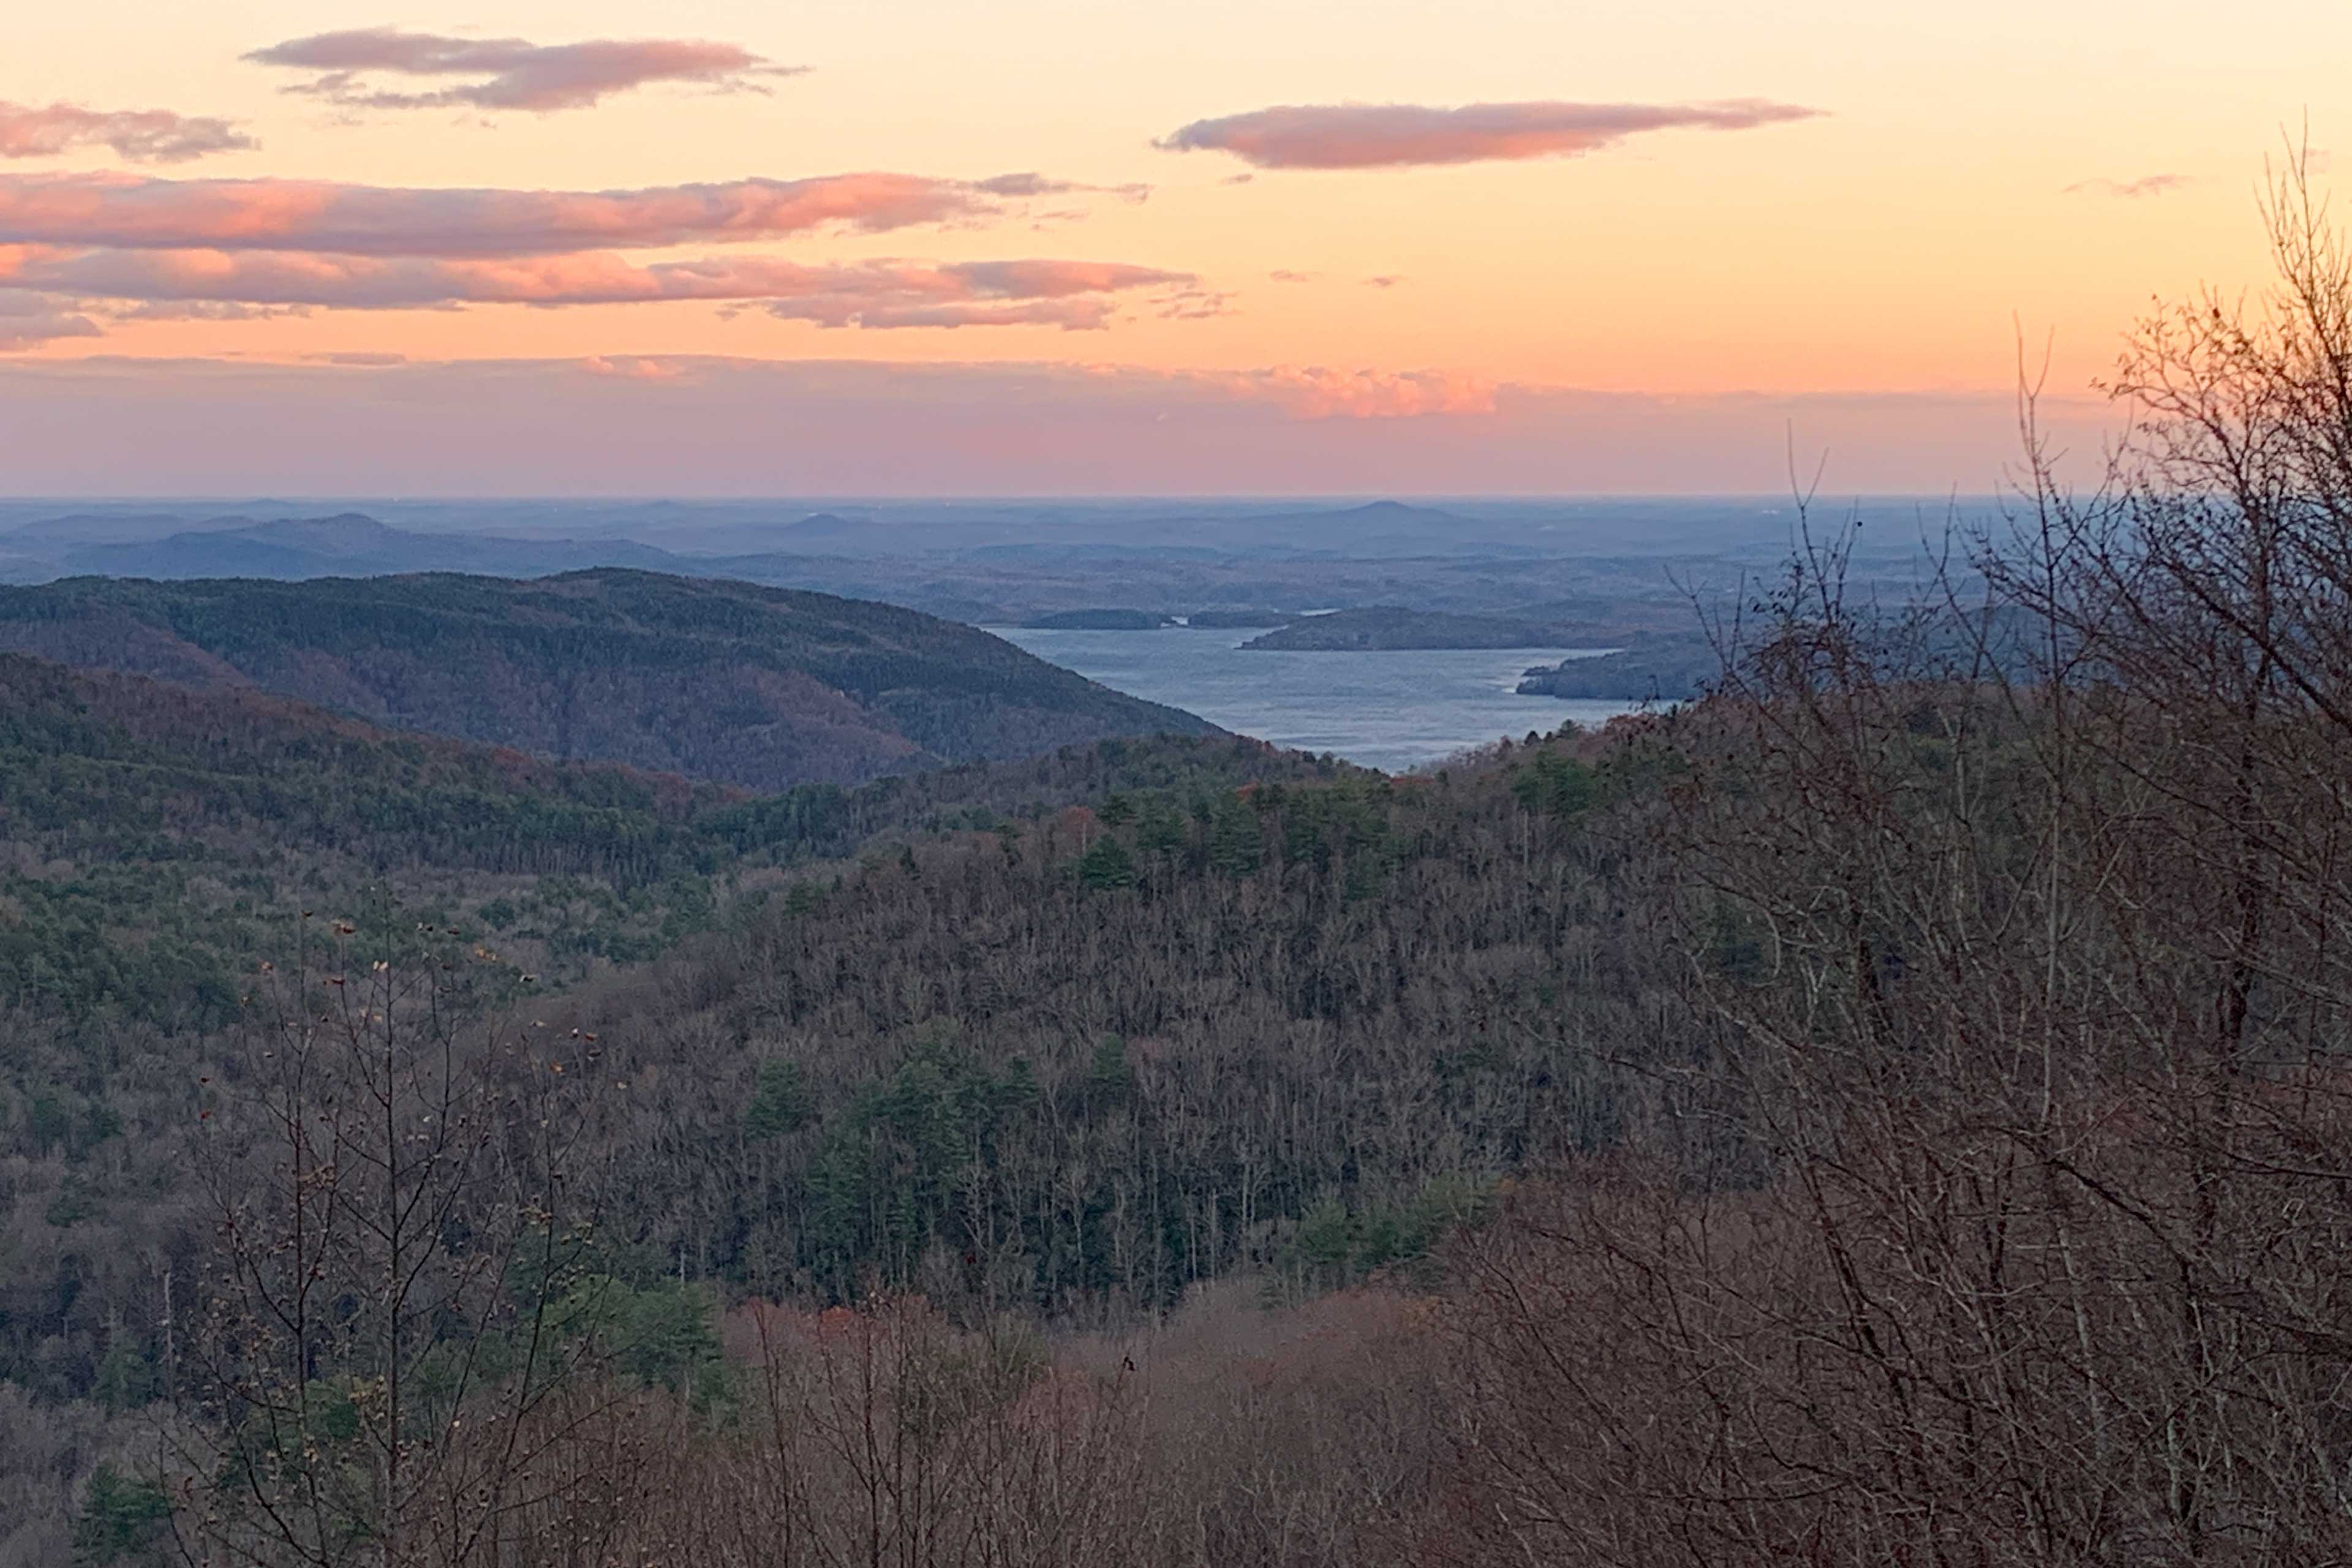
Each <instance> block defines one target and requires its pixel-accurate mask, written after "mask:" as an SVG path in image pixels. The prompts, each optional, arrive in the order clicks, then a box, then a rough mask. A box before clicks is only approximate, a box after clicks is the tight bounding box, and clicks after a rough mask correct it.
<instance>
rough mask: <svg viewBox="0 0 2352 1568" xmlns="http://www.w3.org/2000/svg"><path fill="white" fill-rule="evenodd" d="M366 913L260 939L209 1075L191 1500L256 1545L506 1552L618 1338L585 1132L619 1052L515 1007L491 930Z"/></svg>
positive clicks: (387, 1563)
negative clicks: (604, 1325) (568, 1422)
mask: <svg viewBox="0 0 2352 1568" xmlns="http://www.w3.org/2000/svg"><path fill="white" fill-rule="evenodd" d="M356 935H357V932H356V930H355V928H354V927H353V926H352V925H351V924H350V923H348V922H336V924H335V927H334V931H333V933H332V934H331V936H329V937H328V938H327V939H325V940H324V941H323V942H305V944H304V947H303V950H302V955H301V958H302V961H301V962H299V963H296V964H295V965H294V966H293V967H291V968H290V969H288V970H286V971H283V972H280V971H277V970H275V969H271V968H269V966H265V970H266V971H267V973H263V974H262V975H260V976H258V977H257V984H256V986H255V989H254V992H253V994H252V995H251V997H250V998H249V999H248V1005H247V1025H246V1027H245V1030H244V1035H243V1050H242V1054H241V1055H239V1056H237V1057H236V1058H232V1060H231V1062H230V1064H229V1066H228V1067H227V1068H225V1070H224V1076H223V1082H222V1083H221V1084H219V1085H217V1086H210V1085H208V1086H206V1092H205V1097H204V1099H205V1104H204V1107H203V1109H202V1112H201V1114H202V1116H203V1119H204V1121H205V1131H206V1134H207V1136H206V1137H205V1140H204V1141H203V1142H202V1144H201V1152H200V1159H199V1164H198V1171H199V1173H200V1175H201V1177H202V1179H203V1181H204V1183H205V1188H206V1190H207V1192H208V1194H209V1195H210V1199H211V1202H212V1204H213V1205H214V1211H215V1222H216V1226H217V1232H218V1236H219V1255H218V1259H217V1264H216V1268H215V1274H214V1278H213V1279H211V1280H210V1281H209V1292H208V1293H209V1296H210V1301H209V1311H208V1315H207V1319H206V1321H205V1323H204V1324H203V1325H202V1327H201V1330H200V1331H199V1333H198V1334H197V1336H196V1341H197V1343H196V1346H195V1357H194V1359H195V1360H196V1361H197V1363H199V1372H198V1380H199V1387H200V1394H199V1396H198V1397H199V1405H198V1408H197V1410H196V1411H195V1412H194V1414H195V1415H198V1416H199V1417H200V1423H199V1425H198V1426H197V1428H196V1430H197V1431H198V1433H199V1434H200V1436H199V1437H198V1438H196V1439H194V1441H195V1442H196V1443H197V1445H198V1447H196V1449H195V1450H194V1452H192V1453H190V1454H189V1456H188V1458H190V1460H191V1461H192V1462H193V1468H194V1475H193V1477H191V1479H190V1485H191V1488H192V1491H191V1494H190V1495H191V1498H192V1503H191V1507H190V1510H189V1513H190V1517H189V1518H188V1520H187V1521H186V1523H187V1528H188V1530H189V1531H190V1532H191V1534H192V1536H193V1537H194V1540H195V1541H196V1542H199V1543H200V1544H201V1549H202V1550H203V1551H204V1552H205V1553H207V1554H217V1555H221V1556H225V1557H226V1558H229V1559H232V1560H242V1561H249V1562H254V1563H310V1564H320V1565H324V1564H330V1563H336V1564H340V1563H366V1564H370V1565H382V1568H405V1565H408V1564H413V1563H414V1564H423V1563H432V1564H435V1565H436V1568H444V1565H446V1568H457V1565H459V1564H468V1563H498V1562H503V1561H505V1558H504V1557H503V1556H502V1552H504V1551H505V1550H506V1548H507V1546H508V1544H509V1541H510V1531H511V1521H510V1515H511V1514H512V1513H513V1512H514V1510H516V1509H517V1508H519V1507H520V1504H521V1501H522V1500H523V1499H524V1498H525V1497H526V1496H527V1495H529V1494H530V1493H531V1492H532V1491H534V1490H536V1489H540V1488H541V1487H544V1486H550V1485H557V1484H560V1480H561V1476H560V1472H559V1471H557V1470H556V1469H554V1468H551V1467H552V1465H553V1462H554V1459H555V1458H557V1457H558V1456H556V1455H555V1453H554V1446H555V1440H554V1439H553V1438H552V1437H551V1436H550V1435H549V1434H550V1432H551V1430H552V1431H557V1432H560V1431H561V1430H562V1423H551V1422H550V1421H549V1420H548V1416H549V1414H550V1412H551V1409H552V1408H553V1407H554V1406H556V1405H560V1404H562V1403H564V1402H566V1401H570V1400H573V1399H576V1398H581V1397H586V1396H587V1390H586V1386H585V1385H586V1381H587V1378H588V1375H589V1374H590V1373H592V1372H593V1371H594V1370H595V1368H596V1358H597V1357H598V1356H600V1355H601V1354H602V1353H603V1352H604V1348H605V1344H604V1337H603V1336H600V1335H598V1334H594V1333H590V1332H585V1331H582V1328H581V1324H582V1321H583V1313H586V1314H588V1315H589V1316H590V1317H593V1312H592V1311H591V1309H592V1308H593V1300H588V1301H586V1302H585V1303H583V1291H587V1292H593V1289H594V1286H593V1279H590V1278H589V1277H588V1270H587V1268H586V1265H587V1263H588V1261H589V1255H588V1251H587V1246H586V1244H587V1241H588V1239H589V1237H590V1236H591V1233H592V1231H593V1224H594V1221H595V1218H596V1212H597V1201H598V1200H597V1196H596V1191H595V1185H594V1183H593V1181H592V1180H591V1179H590V1173H589V1172H588V1170H587V1169H586V1168H585V1166H584V1163H583V1161H582V1160H581V1159H580V1158H579V1157H578V1153H579V1149H580V1145H581V1142H582V1139H583V1134H584V1133H585V1132H586V1131H588V1116H587V1110H588V1107H589V1105H590V1104H591V1103H592V1091H591V1089H590V1087H589V1085H590V1080H592V1079H594V1078H595V1077H596V1076H597V1075H598V1074H599V1073H600V1072H601V1071H602V1070H603V1068H602V1058H603V1052H602V1050H601V1048H600V1047H598V1046H597V1045H596V1044H595V1043H594V1037H593V1036H588V1035H583V1034H580V1033H579V1032H577V1031H574V1033H573V1035H572V1037H568V1038H562V1039H557V1038H550V1037H547V1036H546V1035H545V1034H543V1033H541V1032H540V1031H539V1030H538V1029H536V1028H535V1027H534V1026H530V1025H528V1024H520V1023H518V1022H516V1021H513V1020H509V1019H507V1018H504V1017H502V1016H500V1015H499V1012H498V1011H497V1010H496V1009H495V1008H494V1007H493V1006H492V1005H490V1004H491V1003H492V1002H493V1001H494V997H495V992H496V991H497V990H498V989H499V987H500V986H501V985H502V984H507V983H509V979H508V972H507V971H505V969H504V967H503V966H502V965H500V964H499V963H498V961H497V960H496V958H495V956H494V955H493V954H491V953H489V952H487V951H485V950H482V949H479V948H475V949H472V950H470V951H469V950H467V948H465V947H464V945H463V944H462V943H461V942H456V941H453V940H451V939H449V938H448V937H447V936H446V934H445V933H440V932H428V931H423V930H421V929H420V930H419V931H415V932H414V933H408V934H405V935H397V936H396V935H395V934H394V933H392V932H388V931H379V932H378V933H376V934H375V935H373V937H371V938H369V939H367V940H364V941H354V940H352V939H353V938H354V937H355V936H356ZM375 954H380V955H381V956H373V957H372V956H371V955H375Z"/></svg>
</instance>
